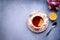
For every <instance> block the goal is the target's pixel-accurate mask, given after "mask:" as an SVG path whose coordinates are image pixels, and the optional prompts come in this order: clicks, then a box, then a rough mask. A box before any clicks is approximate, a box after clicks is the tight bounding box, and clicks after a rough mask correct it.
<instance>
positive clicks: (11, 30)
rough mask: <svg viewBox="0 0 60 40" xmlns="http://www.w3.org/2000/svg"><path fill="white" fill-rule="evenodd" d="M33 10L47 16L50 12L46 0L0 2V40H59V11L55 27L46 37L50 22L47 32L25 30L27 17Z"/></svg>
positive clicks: (7, 0) (5, 0)
mask: <svg viewBox="0 0 60 40" xmlns="http://www.w3.org/2000/svg"><path fill="white" fill-rule="evenodd" d="M34 10H40V11H43V12H45V13H46V14H47V15H49V13H50V12H51V11H50V10H49V9H48V8H47V3H46V0H0V40H60V10H59V11H58V12H57V15H58V19H57V20H56V21H57V22H58V24H57V27H56V28H54V29H53V30H52V31H51V32H50V34H49V36H48V37H46V33H47V32H48V31H49V29H50V28H51V24H52V22H51V21H49V26H48V28H47V30H46V31H44V32H43V33H40V34H35V33H33V32H31V31H30V30H29V29H28V28H27V26H26V19H27V16H28V15H29V14H30V12H32V11H34Z"/></svg>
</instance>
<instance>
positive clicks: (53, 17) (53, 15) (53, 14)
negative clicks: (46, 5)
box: [49, 12, 57, 20]
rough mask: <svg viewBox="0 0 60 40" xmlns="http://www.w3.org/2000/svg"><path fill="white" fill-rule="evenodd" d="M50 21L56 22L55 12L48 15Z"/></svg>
mask: <svg viewBox="0 0 60 40" xmlns="http://www.w3.org/2000/svg"><path fill="white" fill-rule="evenodd" d="M49 18H50V20H56V19H57V14H56V13H55V12H51V13H50V15H49Z"/></svg>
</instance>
